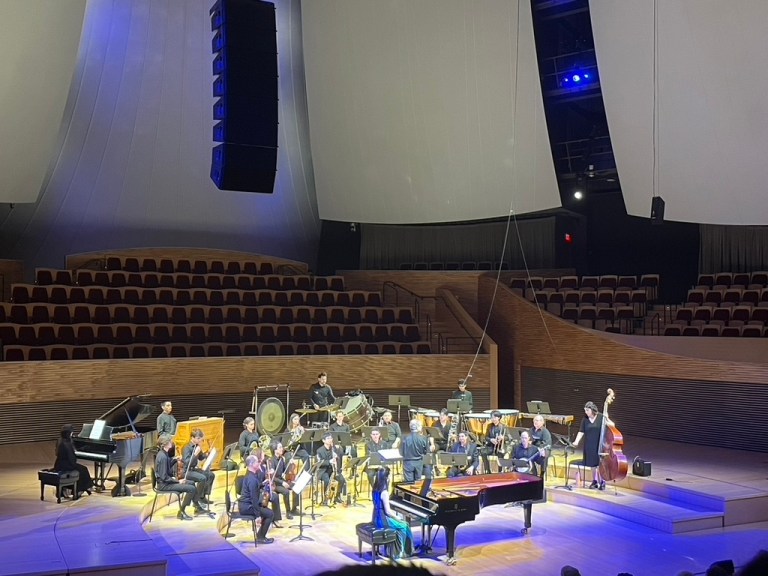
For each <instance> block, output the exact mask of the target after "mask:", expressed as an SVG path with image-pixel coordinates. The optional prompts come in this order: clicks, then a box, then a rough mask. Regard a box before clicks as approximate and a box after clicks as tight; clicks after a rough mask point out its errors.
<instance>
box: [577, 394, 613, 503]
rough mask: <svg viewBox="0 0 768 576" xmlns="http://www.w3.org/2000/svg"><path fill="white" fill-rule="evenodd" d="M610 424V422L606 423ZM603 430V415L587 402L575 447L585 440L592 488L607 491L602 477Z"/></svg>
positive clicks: (586, 463)
mask: <svg viewBox="0 0 768 576" xmlns="http://www.w3.org/2000/svg"><path fill="white" fill-rule="evenodd" d="M606 422H607V423H608V424H610V422H608V421H606ZM602 428H603V415H602V414H600V413H599V412H598V411H597V406H596V405H595V403H594V402H587V403H586V404H585V405H584V418H583V419H582V421H581V428H579V433H578V434H577V435H576V439H575V440H574V441H573V445H574V446H578V444H579V442H581V439H582V438H584V466H586V467H589V468H592V484H590V485H589V487H590V488H597V489H598V490H605V480H603V479H602V478H601V477H600V470H599V466H600V432H601V430H602Z"/></svg>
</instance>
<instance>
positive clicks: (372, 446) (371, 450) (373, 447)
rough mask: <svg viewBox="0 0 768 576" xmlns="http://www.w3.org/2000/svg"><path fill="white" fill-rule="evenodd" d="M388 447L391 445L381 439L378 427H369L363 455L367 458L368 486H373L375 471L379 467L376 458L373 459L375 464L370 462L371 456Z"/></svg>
mask: <svg viewBox="0 0 768 576" xmlns="http://www.w3.org/2000/svg"><path fill="white" fill-rule="evenodd" d="M388 448H392V446H391V445H390V444H389V442H387V441H386V440H382V438H381V432H380V431H379V429H378V428H371V437H370V438H369V439H368V440H366V442H365V457H366V458H368V463H367V467H366V469H365V473H366V475H367V476H368V485H369V486H373V482H374V480H375V479H376V472H377V471H378V469H379V468H381V465H380V464H379V459H378V458H376V459H375V460H374V461H375V464H373V463H371V456H372V455H374V454H378V453H379V450H386V449H388Z"/></svg>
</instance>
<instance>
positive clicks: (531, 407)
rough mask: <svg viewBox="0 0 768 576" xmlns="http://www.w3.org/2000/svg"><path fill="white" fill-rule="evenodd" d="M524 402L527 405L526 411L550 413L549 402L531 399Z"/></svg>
mask: <svg viewBox="0 0 768 576" xmlns="http://www.w3.org/2000/svg"><path fill="white" fill-rule="evenodd" d="M525 404H526V405H527V406H528V412H530V413H531V414H552V409H551V408H550V407H549V402H542V401H541V400H531V401H529V402H526V403H525Z"/></svg>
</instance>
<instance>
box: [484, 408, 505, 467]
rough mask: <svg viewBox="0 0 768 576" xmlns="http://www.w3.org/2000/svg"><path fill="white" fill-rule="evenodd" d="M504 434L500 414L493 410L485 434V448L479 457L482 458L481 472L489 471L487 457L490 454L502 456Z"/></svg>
mask: <svg viewBox="0 0 768 576" xmlns="http://www.w3.org/2000/svg"><path fill="white" fill-rule="evenodd" d="M506 433H507V429H506V427H505V426H504V424H502V423H501V412H499V411H498V410H494V411H493V412H491V423H490V424H489V426H488V430H487V432H486V434H485V438H486V440H485V446H484V447H483V449H482V450H481V451H480V455H481V456H482V458H483V470H484V471H485V473H486V474H489V473H490V471H491V465H490V464H489V462H488V456H490V455H492V454H495V455H496V456H502V457H503V456H504V448H505V447H504V438H505V436H506Z"/></svg>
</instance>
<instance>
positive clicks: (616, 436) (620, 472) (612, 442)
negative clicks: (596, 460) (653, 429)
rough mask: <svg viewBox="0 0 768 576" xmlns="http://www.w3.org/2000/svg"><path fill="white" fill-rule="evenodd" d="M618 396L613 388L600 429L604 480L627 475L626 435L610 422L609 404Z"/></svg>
mask: <svg viewBox="0 0 768 576" xmlns="http://www.w3.org/2000/svg"><path fill="white" fill-rule="evenodd" d="M615 398H616V393H615V392H614V391H613V389H612V388H608V395H607V396H606V397H605V402H604V403H603V426H602V428H601V429H600V467H599V470H600V476H601V477H602V478H603V480H612V481H616V480H622V479H624V478H626V476H627V470H628V465H627V457H626V456H624V453H623V452H622V446H624V436H623V435H622V433H621V432H619V429H618V428H616V426H614V425H613V423H611V424H608V405H609V404H611V403H612V402H613V401H614V399H615Z"/></svg>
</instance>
